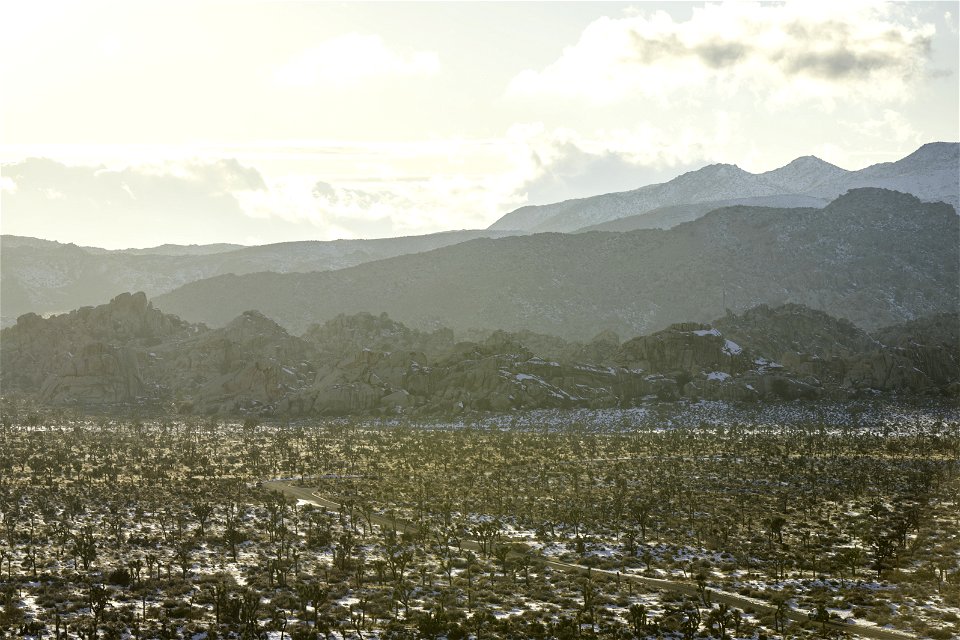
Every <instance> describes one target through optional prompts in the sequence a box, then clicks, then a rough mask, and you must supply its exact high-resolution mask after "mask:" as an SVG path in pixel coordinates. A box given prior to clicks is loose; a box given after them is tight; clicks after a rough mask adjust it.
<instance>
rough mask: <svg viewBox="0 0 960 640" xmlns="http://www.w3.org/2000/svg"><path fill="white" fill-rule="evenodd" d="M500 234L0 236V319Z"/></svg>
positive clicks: (6, 320) (340, 263) (365, 259)
mask: <svg viewBox="0 0 960 640" xmlns="http://www.w3.org/2000/svg"><path fill="white" fill-rule="evenodd" d="M504 235H513V234H512V233H511V232H508V233H504V232H498V231H484V230H480V231H448V232H444V233H435V234H430V235H424V236H410V237H403V238H385V239H379V240H334V241H330V242H319V241H304V242H283V243H278V244H269V245H262V246H254V247H243V246H240V245H232V244H213V245H161V246H159V247H153V248H149V249H123V250H114V251H108V250H106V249H99V248H96V247H79V246H77V245H74V244H61V243H59V242H51V241H48V240H39V239H36V238H28V237H20V236H11V235H4V236H2V238H0V300H2V305H0V310H2V321H3V326H9V325H11V324H13V323H14V322H15V321H16V319H17V316H19V315H21V314H23V313H27V312H33V313H40V314H44V313H60V312H64V311H68V310H70V309H73V308H76V307H81V306H87V305H94V304H100V303H102V302H105V301H107V300H109V299H111V298H112V297H113V296H115V295H116V294H117V293H119V292H121V291H144V292H145V293H147V295H150V296H154V295H157V294H160V293H164V292H167V291H171V290H173V289H175V288H177V287H179V286H181V285H183V284H186V283H188V282H193V281H195V280H202V279H204V278H210V277H213V276H217V275H222V274H226V273H234V274H244V273H254V272H257V271H273V272H277V273H289V272H306V271H324V270H329V269H342V268H344V267H349V266H354V265H357V264H361V263H363V262H369V261H371V260H380V259H383V258H389V257H393V256H397V255H402V254H405V253H416V252H421V251H428V250H430V249H435V248H437V247H442V246H446V245H448V244H455V243H458V242H463V241H465V240H471V239H474V238H480V237H501V236H504Z"/></svg>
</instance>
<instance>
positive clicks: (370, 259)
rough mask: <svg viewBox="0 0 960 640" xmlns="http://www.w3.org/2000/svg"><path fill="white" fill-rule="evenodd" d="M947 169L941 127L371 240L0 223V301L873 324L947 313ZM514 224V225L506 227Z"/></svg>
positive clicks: (196, 313)
mask: <svg viewBox="0 0 960 640" xmlns="http://www.w3.org/2000/svg"><path fill="white" fill-rule="evenodd" d="M958 166H960V165H958V144H957V143H931V144H927V145H924V146H923V147H921V148H920V149H918V150H917V151H916V152H914V153H912V154H910V155H909V156H907V157H905V158H903V159H901V160H899V161H897V162H893V163H883V164H878V165H873V166H871V167H867V168H866V169H863V170H860V171H853V172H851V171H845V170H843V169H840V168H839V167H835V166H833V165H830V164H829V163H825V162H823V161H821V160H818V159H816V158H813V157H810V156H807V157H802V158H798V159H796V160H794V161H793V162H791V163H789V164H788V165H786V166H785V167H782V168H780V169H776V170H774V171H770V172H766V173H763V174H756V175H755V174H750V173H747V172H745V171H742V170H740V169H738V168H737V167H735V166H733V165H711V166H708V167H704V168H703V169H700V170H698V171H694V172H690V173H687V174H684V175H682V176H679V177H678V178H676V179H674V180H671V181H670V182H667V183H664V184H660V185H650V186H648V187H643V188H641V189H638V190H635V191H631V192H626V193H619V194H606V195H602V196H596V197H594V198H588V199H584V200H576V201H568V202H564V203H557V204H554V205H547V206H545V207H525V208H522V209H519V210H517V211H515V212H513V213H511V214H508V215H506V216H504V217H503V218H502V219H501V220H500V221H498V222H497V223H495V224H494V225H493V226H492V227H491V228H490V229H487V230H475V231H455V232H447V233H440V234H433V235H428V236H416V237H407V238H389V239H382V240H340V241H333V242H287V243H280V244H274V245H265V246H259V247H238V246H237V245H229V244H215V245H204V246H177V245H162V246H159V247H154V248H150V249H131V250H123V251H107V250H103V249H97V248H90V247H77V246H75V245H72V244H67V245H64V244H60V243H56V242H49V241H45V240H38V239H34V238H24V237H16V236H3V237H2V252H0V263H2V264H0V266H2V268H0V303H2V310H0V311H2V316H3V318H2V319H3V324H4V325H5V326H9V325H10V324H12V323H13V322H14V321H15V319H16V317H17V316H19V315H21V314H23V313H26V312H35V313H40V314H45V313H50V312H63V311H66V310H69V309H72V308H77V307H82V306H87V305H94V304H101V303H103V302H104V301H106V300H109V299H111V298H112V297H113V296H115V295H116V294H117V293H120V292H123V291H144V292H146V294H147V295H148V296H150V297H154V298H156V299H157V300H158V304H160V305H161V306H162V308H163V309H164V310H167V311H171V312H174V313H177V314H178V315H181V316H182V317H183V318H184V319H186V320H189V321H202V322H206V323H208V324H210V325H213V326H222V325H224V324H225V323H227V322H229V321H230V320H231V319H232V318H234V317H236V316H237V315H238V314H240V313H242V312H243V311H245V310H247V309H259V310H262V311H264V313H268V314H269V316H270V317H271V318H274V319H275V320H277V321H278V322H279V323H280V324H281V325H282V326H284V327H285V328H286V329H287V330H289V331H292V332H295V333H299V332H302V331H304V330H305V329H306V328H307V327H308V326H309V325H310V324H311V323H313V322H318V321H324V320H327V319H330V318H333V317H334V316H336V315H337V314H340V313H354V312H373V313H380V312H383V311H386V312H389V313H390V314H391V316H393V317H395V318H397V319H398V320H400V321H402V322H405V323H407V324H409V325H411V326H414V327H418V328H424V329H429V328H431V327H435V326H440V325H443V326H449V327H451V328H452V329H454V330H455V331H457V332H464V331H468V330H471V329H507V330H511V331H524V330H526V331H537V332H541V333H550V334H554V335H561V336H564V337H566V338H568V339H579V340H584V339H587V338H589V337H591V336H593V335H595V334H596V333H597V331H598V330H600V329H604V328H607V329H612V330H614V331H617V332H618V333H620V334H622V335H636V334H641V333H646V332H649V331H653V330H657V329H662V328H664V327H666V326H668V325H669V324H671V323H673V322H678V321H700V322H703V321H709V320H710V319H711V318H715V317H718V316H720V315H722V314H723V313H724V311H725V310H726V309H733V310H736V311H740V310H744V309H748V308H750V307H752V306H755V305H757V304H773V305H777V304H782V303H786V302H795V303H802V304H805V305H808V306H810V307H812V308H816V309H822V310H824V311H827V312H829V313H831V314H833V315H836V316H838V317H842V318H847V319H849V320H851V321H853V322H855V323H857V324H859V325H861V326H864V327H866V328H868V329H873V328H876V327H879V326H882V325H887V324H893V323H897V322H903V321H907V320H911V319H914V318H918V317H922V316H925V315H927V314H929V313H934V312H950V311H954V310H956V308H957V304H958V303H957V298H958V285H957V279H958V278H957V270H958V267H957V265H958V262H960V260H958V256H957V254H958V232H957V220H958V218H957V215H956V206H957V192H958V178H957V176H958V172H960V168H958ZM863 183H871V184H884V185H888V186H894V187H897V191H891V190H885V189H879V188H858V189H854V190H852V191H850V192H849V193H846V195H842V196H840V197H838V198H835V199H834V200H833V201H832V202H829V203H828V202H827V199H828V197H835V196H836V194H838V193H844V192H846V189H847V188H848V187H849V186H850V185H857V184H863ZM908 192H909V193H912V194H913V195H907V193H908ZM831 194H832V195H831ZM926 200H940V201H943V202H947V203H948V204H950V205H952V208H951V207H950V206H947V205H944V204H937V203H927V202H923V201H926ZM638 203H640V204H638ZM652 205H656V207H657V208H654V209H652V210H650V211H647V212H646V213H642V214H639V215H636V214H635V215H629V214H631V213H633V212H635V211H636V210H637V207H638V206H641V207H646V206H652ZM718 205H722V206H721V207H720V208H719V209H718ZM747 205H750V206H747ZM611 216H621V217H616V218H615V219H612V220H611V219H610V217H611ZM597 219H604V220H606V221H605V222H601V223H600V224H596V225H593V226H588V227H586V229H596V230H608V231H607V232H605V233H576V234H556V233H547V234H539V235H532V236H530V235H527V236H523V235H518V234H525V233H528V231H529V230H530V229H540V228H553V227H552V226H557V227H558V228H563V229H572V230H577V231H582V230H583V227H582V223H584V222H589V221H595V220H597ZM679 222H685V224H679V226H677V224H678V223H679ZM520 223H523V224H524V225H526V227H525V228H526V229H527V231H517V230H515V229H510V228H506V227H510V226H515V224H520ZM656 227H664V228H666V229H660V228H656ZM610 231H617V232H618V233H611V232H610ZM513 236H516V237H513Z"/></svg>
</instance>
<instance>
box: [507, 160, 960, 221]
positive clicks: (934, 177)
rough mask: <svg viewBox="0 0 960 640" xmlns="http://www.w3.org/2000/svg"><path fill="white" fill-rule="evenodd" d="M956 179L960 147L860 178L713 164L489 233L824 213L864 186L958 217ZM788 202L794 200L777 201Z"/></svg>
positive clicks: (549, 208)
mask: <svg viewBox="0 0 960 640" xmlns="http://www.w3.org/2000/svg"><path fill="white" fill-rule="evenodd" d="M958 175H960V143H953V142H950V143H948V142H934V143H930V144H925V145H923V146H922V147H920V148H919V149H917V150H916V151H915V152H913V153H912V154H910V155H908V156H906V157H904V158H902V159H901V160H898V161H896V162H884V163H880V164H875V165H871V166H869V167H866V168H864V169H861V170H859V171H846V170H844V169H841V168H840V167H837V166H835V165H832V164H830V163H829V162H825V161H823V160H820V159H819V158H815V157H813V156H804V157H801V158H797V159H796V160H793V161H792V162H790V163H789V164H787V165H785V166H783V167H780V168H779V169H774V170H772V171H767V172H765V173H757V174H754V173H749V172H747V171H744V170H743V169H740V168H739V167H737V166H736V165H729V164H714V165H709V166H706V167H703V168H702V169H698V170H696V171H691V172H688V173H685V174H683V175H681V176H679V177H677V178H674V179H673V180H670V181H669V182H665V183H662V184H654V185H648V186H645V187H641V188H639V189H635V190H633V191H625V192H621V193H608V194H603V195H598V196H593V197H589V198H580V199H576V200H567V201H565V202H558V203H555V204H548V205H541V206H527V207H521V208H520V209H517V210H515V211H511V212H510V213H508V214H506V215H505V216H503V217H502V218H500V219H499V220H497V221H496V222H495V223H493V224H492V225H491V226H490V228H491V229H499V230H504V229H516V230H523V231H528V232H544V231H560V232H569V231H576V230H581V229H586V230H604V231H630V230H634V229H650V228H669V227H671V226H673V225H676V224H679V223H681V222H685V221H688V220H692V219H695V218H696V217H699V216H701V215H704V214H705V213H707V212H708V211H712V210H713V209H716V208H718V207H722V206H729V205H734V204H747V205H754V206H778V207H779V206H792V207H796V206H817V207H822V206H825V205H826V204H827V203H828V202H830V201H831V200H834V199H835V198H837V197H838V196H840V195H842V194H844V193H846V192H847V191H848V190H850V189H858V188H863V187H876V188H883V189H891V190H895V191H902V192H904V193H910V194H913V195H915V196H917V197H918V198H920V199H921V200H923V201H925V202H946V203H948V204H950V205H952V206H953V207H954V209H955V210H956V209H957V208H958V207H960V184H958V183H960V180H958V177H957V176H958ZM784 198H790V199H792V201H788V202H784V201H782V200H781V201H778V199H784ZM647 215H651V216H652V217H651V218H646V217H645V216H647ZM627 218H629V219H627ZM621 220H622V221H621ZM613 221H621V222H619V223H618V224H612V223H613ZM608 225H609V226H608Z"/></svg>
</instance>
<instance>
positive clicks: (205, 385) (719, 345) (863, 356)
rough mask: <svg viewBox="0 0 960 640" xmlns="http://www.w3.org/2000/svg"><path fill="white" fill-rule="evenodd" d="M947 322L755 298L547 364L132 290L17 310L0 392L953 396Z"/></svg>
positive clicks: (143, 401) (264, 396)
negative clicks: (186, 316)
mask: <svg viewBox="0 0 960 640" xmlns="http://www.w3.org/2000/svg"><path fill="white" fill-rule="evenodd" d="M954 319H955V317H954ZM949 321H950V318H945V317H934V318H931V319H929V320H925V321H923V322H914V323H909V324H905V325H900V326H898V327H889V328H886V329H884V330H883V331H882V332H881V333H882V335H883V336H896V339H897V341H898V342H897V344H896V345H895V346H887V345H885V344H883V343H882V342H880V341H879V340H877V339H876V338H874V337H871V336H868V335H867V334H866V333H864V332H863V331H862V330H860V329H858V328H857V327H854V326H853V325H851V324H849V323H847V322H844V321H839V320H837V319H835V318H832V317H830V316H828V315H826V314H823V313H820V312H816V311H813V310H810V309H808V308H805V307H800V306H797V305H789V306H785V307H781V308H774V309H771V308H768V307H762V308H757V309H753V310H750V311H748V312H746V313H744V314H741V315H739V316H735V315H727V316H725V317H724V318H722V319H720V320H719V321H717V322H715V323H712V324H701V323H678V324H674V325H671V326H670V327H668V328H666V329H664V330H662V331H658V332H655V333H652V334H650V335H646V336H639V337H636V338H632V339H630V340H627V341H625V342H623V343H620V342H619V341H618V340H617V338H616V337H615V336H610V335H609V334H601V335H600V336H597V337H596V338H595V339H593V340H592V341H590V342H589V343H586V344H580V343H568V342H565V341H562V340H560V339H557V338H554V339H553V340H552V341H546V342H545V343H546V344H548V345H550V348H551V349H552V350H554V351H557V352H560V354H561V355H560V357H557V358H556V359H554V357H552V356H554V355H555V354H551V353H547V352H540V351H538V350H537V349H535V348H531V347H530V346H529V345H528V344H525V343H524V342H523V339H524V337H525V335H527V334H512V333H508V332H504V331H494V332H492V333H490V334H489V335H487V337H486V338H484V339H483V340H482V341H459V342H456V341H454V340H453V332H452V331H450V330H449V329H445V328H440V329H437V330H436V331H434V332H431V333H424V332H420V331H417V330H414V329H410V328H409V327H406V326H404V325H403V324H401V323H398V322H395V321H393V320H391V319H390V318H389V317H387V316H383V315H381V316H372V315H370V314H357V315H354V316H343V315H341V316H337V317H336V318H334V319H333V320H331V321H329V322H327V323H325V324H323V325H315V326H313V327H311V329H310V330H309V331H308V332H307V335H305V336H304V337H302V338H301V337H296V336H293V335H290V334H289V333H288V332H287V331H286V330H284V329H283V328H282V327H280V326H279V325H278V324H276V323H275V322H273V321H272V320H270V319H269V318H267V317H265V316H264V315H262V314H260V313H259V312H256V311H248V312H245V313H243V314H241V315H240V316H238V317H237V318H235V319H234V320H233V321H231V322H230V323H228V324H227V325H226V326H225V327H223V328H220V329H208V328H207V327H205V326H203V325H191V324H187V323H185V322H183V321H181V320H180V319H178V318H176V317H175V316H171V315H168V314H164V313H162V312H160V311H158V310H157V309H155V308H154V307H153V305H152V304H150V303H149V302H147V299H146V296H145V295H144V294H142V293H138V294H134V295H130V294H124V295H121V296H118V297H117V298H115V299H114V300H113V301H111V302H110V303H109V304H107V305H102V306H99V307H96V308H87V309H81V310H78V311H74V312H71V313H69V314H65V315H61V316H55V317H52V318H48V319H43V318H40V317H38V316H36V315H32V314H31V315H25V316H22V317H21V318H20V319H19V320H18V321H17V324H16V325H15V326H13V327H10V328H7V329H4V330H3V331H2V333H0V338H2V339H0V388H2V390H3V393H4V395H7V396H10V395H11V394H13V395H18V396H26V397H30V398H33V399H35V400H37V401H39V402H41V403H43V404H45V405H49V406H64V405H65V406H76V407H78V408H81V409H85V410H95V411H109V410H122V409H124V408H127V409H129V408H133V407H136V408H138V410H141V409H142V410H157V411H166V412H169V411H178V412H180V413H188V414H194V413H195V414H202V415H210V414H217V415H220V414H225V415H238V414H256V415H269V416H290V417H293V416H312V415H346V414H350V415H370V414H378V415H379V414H395V413H405V414H418V415H455V414H459V413H464V412H471V411H510V410H515V409H534V408H556V407H614V406H631V405H634V404H638V403H642V402H647V401H651V400H676V399H679V398H691V399H697V398H710V399H724V400H738V401H757V400H764V399H794V398H818V397H825V398H846V397H850V396H851V395H853V396H855V395H858V394H861V393H866V392H870V393H889V392H894V393H898V394H905V393H906V394H922V395H929V394H934V395H942V394H944V393H947V394H956V393H957V392H958V391H960V385H958V382H957V377H958V368H957V360H956V352H955V351H953V352H948V351H946V350H945V349H944V348H943V347H950V346H955V340H956V336H955V335H954V336H951V329H952V328H953V327H951V326H950V323H949ZM721 327H722V329H721ZM911 335H912V336H914V337H912V338H911V337H910V336H911ZM531 337H533V338H535V339H536V336H531ZM540 341H541V342H544V341H543V340H542V338H541V339H540ZM904 345H905V346H904ZM935 347H940V348H939V349H937V348H935ZM425 350H426V351H429V354H428V353H427V352H425ZM777 353H780V354H781V355H780V356H778V357H774V354H777ZM588 355H594V356H595V357H596V359H594V360H588V359H584V357H585V356H588Z"/></svg>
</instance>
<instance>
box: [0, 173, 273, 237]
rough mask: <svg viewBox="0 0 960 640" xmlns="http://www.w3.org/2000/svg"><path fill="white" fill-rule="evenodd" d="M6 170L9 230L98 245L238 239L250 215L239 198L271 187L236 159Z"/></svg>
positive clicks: (5, 226)
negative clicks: (216, 238)
mask: <svg viewBox="0 0 960 640" xmlns="http://www.w3.org/2000/svg"><path fill="white" fill-rule="evenodd" d="M2 171H3V185H4V188H3V191H2V205H3V213H4V215H3V232H4V233H16V234H21V235H32V236H39V237H43V238H50V239H59V240H63V241H65V242H75V243H78V244H88V245H93V246H142V245H143V244H144V243H149V242H151V241H152V240H154V239H156V243H157V244H160V243H162V242H198V241H200V242H202V241H205V240H204V239H205V238H210V237H217V236H223V237H225V236H230V239H224V240H223V241H224V242H229V241H236V240H235V237H236V232H237V231H238V228H240V227H243V224H244V222H245V220H246V219H247V216H246V215H245V214H244V211H243V210H242V209H241V207H240V205H239V202H238V199H237V198H238V196H240V195H241V194H245V193H257V192H263V191H264V190H265V189H266V184H265V182H264V180H263V178H262V177H261V176H260V174H259V172H258V171H257V170H256V169H252V168H250V167H245V166H243V165H241V164H240V163H239V162H237V161H236V160H230V159H225V160H217V161H212V162H209V161H199V160H194V161H187V162H182V163H173V162H168V163H163V164H158V165H136V166H129V167H125V168H120V169H108V168H106V167H104V166H102V165H101V166H75V165H66V164H63V163H60V162H57V161H55V160H51V159H48V158H28V159H26V160H23V161H21V162H17V163H10V164H5V165H3V167H2Z"/></svg>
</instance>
